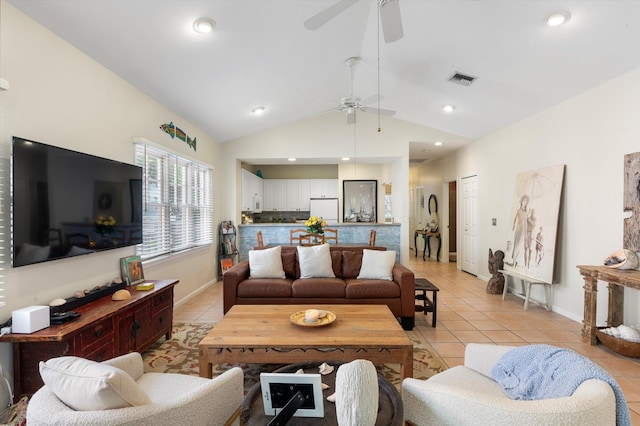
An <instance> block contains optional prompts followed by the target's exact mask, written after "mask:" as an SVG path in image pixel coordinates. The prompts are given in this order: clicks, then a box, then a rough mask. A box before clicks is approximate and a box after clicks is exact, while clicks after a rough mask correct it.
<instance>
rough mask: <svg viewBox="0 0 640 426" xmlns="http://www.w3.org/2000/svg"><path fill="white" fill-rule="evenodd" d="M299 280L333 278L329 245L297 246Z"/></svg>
mask: <svg viewBox="0 0 640 426" xmlns="http://www.w3.org/2000/svg"><path fill="white" fill-rule="evenodd" d="M298 262H299V263H300V278H335V275H334V273H333V266H332V263H331V252H330V249H329V244H320V245H317V246H298Z"/></svg>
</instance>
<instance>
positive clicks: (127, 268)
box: [120, 256, 144, 285]
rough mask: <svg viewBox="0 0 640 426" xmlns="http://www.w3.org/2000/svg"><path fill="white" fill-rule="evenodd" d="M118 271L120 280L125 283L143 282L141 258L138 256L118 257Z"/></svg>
mask: <svg viewBox="0 0 640 426" xmlns="http://www.w3.org/2000/svg"><path fill="white" fill-rule="evenodd" d="M120 271H121V273H122V280H123V281H124V282H125V283H126V284H127V285H136V284H140V283H141V282H144V273H143V272H142V259H140V256H129V257H123V258H121V259H120Z"/></svg>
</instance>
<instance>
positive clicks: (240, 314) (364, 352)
mask: <svg viewBox="0 0 640 426" xmlns="http://www.w3.org/2000/svg"><path fill="white" fill-rule="evenodd" d="M309 308H315V309H324V310H327V311H331V312H333V313H334V314H335V315H336V320H335V321H334V322H333V323H331V324H329V325H325V326H323V327H302V326H299V325H295V324H292V323H291V322H290V321H289V316H290V315H291V314H292V313H294V312H297V311H303V310H305V309H309ZM198 348H199V352H200V375H201V376H202V377H209V378H211V377H212V375H213V370H212V368H213V364H222V363H236V364H237V363H265V364H293V363H297V362H302V361H328V360H335V361H353V360H355V359H367V360H369V361H371V362H373V363H374V364H376V365H379V364H385V363H398V364H401V365H402V370H401V377H402V379H404V378H406V377H413V343H412V342H411V340H409V338H408V337H407V335H406V334H405V332H404V330H402V327H401V326H400V324H399V323H398V320H397V319H396V318H395V317H394V316H393V314H392V313H391V311H390V310H389V308H388V307H387V306H385V305H234V306H233V307H232V308H231V309H230V310H229V312H227V314H226V315H225V316H224V318H222V320H221V321H220V322H219V323H218V324H216V325H215V327H214V328H213V329H212V330H211V331H210V332H209V333H208V334H207V335H206V336H205V337H204V339H202V341H201V342H200V344H199V345H198Z"/></svg>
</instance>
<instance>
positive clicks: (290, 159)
mask: <svg viewBox="0 0 640 426" xmlns="http://www.w3.org/2000/svg"><path fill="white" fill-rule="evenodd" d="M287 160H289V161H296V159H295V158H287Z"/></svg>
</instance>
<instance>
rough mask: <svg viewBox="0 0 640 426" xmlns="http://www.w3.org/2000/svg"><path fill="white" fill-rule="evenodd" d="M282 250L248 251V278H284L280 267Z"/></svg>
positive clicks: (279, 248)
mask: <svg viewBox="0 0 640 426" xmlns="http://www.w3.org/2000/svg"><path fill="white" fill-rule="evenodd" d="M281 252H282V248H281V247H280V246H276V247H273V248H269V249H264V250H249V276H250V277H251V278H285V275H284V269H283V267H282V257H281V256H280V254H281Z"/></svg>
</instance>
